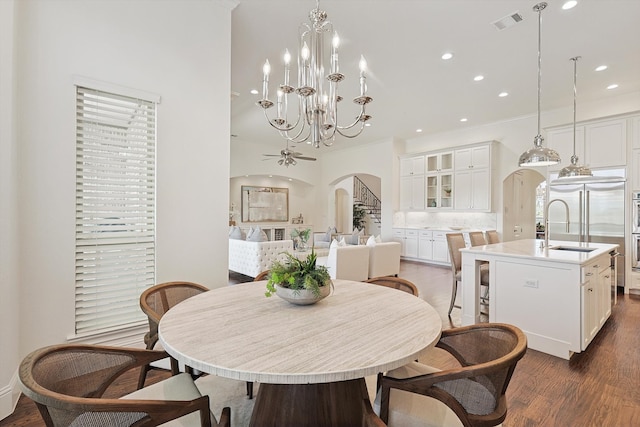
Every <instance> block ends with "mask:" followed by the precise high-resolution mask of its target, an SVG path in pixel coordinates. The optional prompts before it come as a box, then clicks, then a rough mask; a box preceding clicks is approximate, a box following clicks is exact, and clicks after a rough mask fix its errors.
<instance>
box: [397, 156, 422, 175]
mask: <svg viewBox="0 0 640 427" xmlns="http://www.w3.org/2000/svg"><path fill="white" fill-rule="evenodd" d="M424 158H425V157H424V156H413V157H405V158H403V159H400V176H411V175H424V167H425V163H424Z"/></svg>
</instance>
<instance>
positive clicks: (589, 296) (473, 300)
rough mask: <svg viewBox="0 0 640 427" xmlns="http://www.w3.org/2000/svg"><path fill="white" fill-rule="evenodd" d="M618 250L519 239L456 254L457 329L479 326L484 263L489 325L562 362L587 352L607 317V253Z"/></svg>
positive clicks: (608, 309)
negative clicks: (512, 330) (511, 330)
mask: <svg viewBox="0 0 640 427" xmlns="http://www.w3.org/2000/svg"><path fill="white" fill-rule="evenodd" d="M617 247H618V245H612V244H605V243H580V244H579V243H576V242H565V241H557V240H556V241H553V240H552V241H549V245H548V246H544V245H541V241H540V240H535V239H521V240H514V241H508V242H502V243H499V244H494V245H485V246H472V247H469V248H465V249H461V253H462V316H461V323H462V325H471V324H474V323H478V322H480V321H481V320H482V319H481V312H480V297H481V289H480V274H479V266H480V265H481V264H482V263H484V262H488V263H489V321H490V322H503V323H510V324H513V325H515V326H518V327H519V328H521V329H522V330H523V331H524V332H525V333H526V334H527V340H528V344H529V348H531V349H534V350H538V351H542V352H544V353H548V354H551V355H554V356H557V357H561V358H563V359H569V358H570V357H571V356H572V355H573V354H574V353H579V352H581V351H583V350H585V349H586V348H587V346H588V345H589V343H591V341H592V340H593V337H594V336H595V335H596V334H597V333H598V331H600V329H602V326H603V325H604V323H605V322H606V321H607V319H608V318H609V316H610V314H611V276H610V275H611V267H610V265H611V263H610V255H609V253H610V252H611V251H612V250H615V249H616V248H617Z"/></svg>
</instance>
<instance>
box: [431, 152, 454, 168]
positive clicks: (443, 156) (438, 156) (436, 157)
mask: <svg viewBox="0 0 640 427" xmlns="http://www.w3.org/2000/svg"><path fill="white" fill-rule="evenodd" d="M425 157H426V166H427V170H426V173H429V172H448V171H451V170H453V152H451V151H447V152H443V153H433V154H427V155H426V156H425Z"/></svg>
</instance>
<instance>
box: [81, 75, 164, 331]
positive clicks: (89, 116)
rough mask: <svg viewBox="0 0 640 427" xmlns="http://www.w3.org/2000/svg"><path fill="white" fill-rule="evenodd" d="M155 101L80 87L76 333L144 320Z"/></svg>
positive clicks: (151, 266)
mask: <svg viewBox="0 0 640 427" xmlns="http://www.w3.org/2000/svg"><path fill="white" fill-rule="evenodd" d="M155 150H156V104H155V102H152V101H145V100H141V99H136V98H131V97H127V96H121V95H115V94H112V93H107V92H102V91H98V90H93V89H88V88H85V87H80V86H78V87H77V98H76V254H75V265H76V269H75V278H76V305H75V307H76V308H75V310H76V311H75V319H76V334H78V335H79V334H85V333H92V332H96V331H101V330H105V329H114V328H118V327H122V326H127V325H131V324H134V323H139V322H141V321H144V320H145V319H146V316H144V314H143V313H142V311H141V310H140V305H139V298H140V294H141V293H142V291H143V290H144V289H145V288H147V287H149V286H152V285H153V284H155V210H156V207H155V204H156V202H155V182H156V179H155V169H156V153H155Z"/></svg>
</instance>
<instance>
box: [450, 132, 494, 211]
mask: <svg viewBox="0 0 640 427" xmlns="http://www.w3.org/2000/svg"><path fill="white" fill-rule="evenodd" d="M453 182H454V189H453V206H454V208H455V209H456V210H464V211H479V212H490V211H491V143H485V144H481V145H477V146H473V147H466V148H460V149H458V150H455V175H454V180H453Z"/></svg>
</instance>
